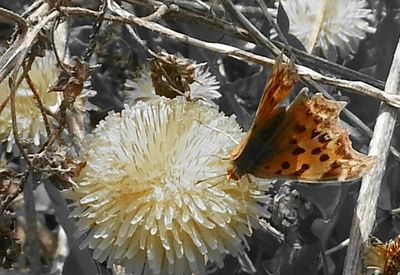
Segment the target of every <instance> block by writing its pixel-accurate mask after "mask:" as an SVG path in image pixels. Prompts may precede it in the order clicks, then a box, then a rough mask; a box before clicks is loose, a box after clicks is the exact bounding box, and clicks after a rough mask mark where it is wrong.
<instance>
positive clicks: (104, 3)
mask: <svg viewBox="0 0 400 275" xmlns="http://www.w3.org/2000/svg"><path fill="white" fill-rule="evenodd" d="M106 11H107V1H106V0H102V1H101V3H100V6H99V12H98V15H97V18H96V21H95V22H94V24H93V27H92V33H91V34H90V41H89V45H88V47H87V49H86V52H85V53H84V54H83V61H85V62H89V61H90V58H91V57H92V55H93V53H94V50H95V48H96V42H97V36H98V33H99V31H100V28H101V25H102V23H103V20H104V16H105V15H106Z"/></svg>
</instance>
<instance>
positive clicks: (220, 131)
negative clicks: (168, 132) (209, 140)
mask: <svg viewBox="0 0 400 275" xmlns="http://www.w3.org/2000/svg"><path fill="white" fill-rule="evenodd" d="M194 120H195V121H197V122H198V123H200V124H202V125H204V126H206V127H207V128H210V129H211V130H213V131H215V132H217V133H220V134H223V135H226V136H227V137H228V138H229V139H230V140H232V141H233V142H234V143H235V144H239V143H240V142H239V141H238V140H236V139H234V138H233V137H232V135H230V134H228V133H227V132H224V131H222V130H220V129H217V128H215V127H213V126H211V125H208V124H207V123H204V122H203V121H201V120H199V119H197V118H195V119H194Z"/></svg>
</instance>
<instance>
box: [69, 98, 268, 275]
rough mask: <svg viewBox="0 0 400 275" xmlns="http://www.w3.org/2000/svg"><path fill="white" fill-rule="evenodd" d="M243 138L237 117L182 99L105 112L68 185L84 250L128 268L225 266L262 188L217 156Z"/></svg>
mask: <svg viewBox="0 0 400 275" xmlns="http://www.w3.org/2000/svg"><path fill="white" fill-rule="evenodd" d="M199 121H201V122H199ZM214 128H216V129H220V130H222V131H224V132H225V133H223V132H221V131H217V130H215V129H214ZM241 137H242V132H241V131H240V127H239V126H238V124H237V123H236V122H235V120H234V118H233V117H225V116H224V115H223V114H221V113H218V111H217V110H216V109H215V108H211V107H209V106H207V105H206V104H204V103H202V102H188V101H186V100H184V99H183V98H178V99H166V98H158V99H154V100H151V101H148V102H138V103H137V104H136V105H135V106H133V107H129V106H126V108H125V109H124V110H123V111H122V112H121V113H120V114H119V113H113V112H112V113H110V114H109V115H108V117H107V118H106V119H105V120H104V121H102V122H100V124H99V125H98V126H97V128H96V129H95V131H94V133H93V134H92V135H90V136H89V137H88V138H87V141H86V143H85V146H84V148H85V149H84V157H85V160H86V161H87V166H86V167H85V168H84V169H83V170H82V173H81V175H80V176H79V177H78V178H76V179H75V181H76V186H75V187H74V188H72V189H69V190H67V191H65V196H66V197H67V198H69V199H72V200H73V201H74V203H73V206H75V209H74V210H73V212H72V213H71V216H72V217H75V218H77V220H78V221H77V226H78V231H79V232H78V235H84V236H85V237H86V238H85V240H84V242H83V243H82V247H86V246H88V247H89V248H91V249H93V256H94V258H95V259H97V260H98V261H99V262H103V261H107V266H108V267H109V268H111V267H112V266H113V265H114V264H116V265H120V266H123V267H124V268H125V271H126V273H134V274H141V272H143V273H144V274H191V273H192V272H194V273H197V274H202V273H204V271H205V266H206V263H207V262H213V263H216V264H217V265H218V266H220V267H221V266H223V259H224V256H225V255H226V254H231V255H233V256H237V255H238V254H240V253H242V252H243V251H244V247H245V245H244V242H245V236H250V235H251V233H252V232H251V228H250V227H258V219H259V217H260V216H262V215H263V212H264V210H263V209H262V207H261V206H260V203H263V202H265V201H266V200H267V198H266V196H265V195H264V191H265V190H266V189H267V188H268V185H267V184H265V183H261V182H258V181H255V180H251V179H249V178H247V177H243V179H242V180H241V181H240V182H237V181H228V180H227V178H226V169H227V164H228V161H227V160H225V159H224V158H221V156H224V155H227V154H228V153H229V151H230V150H231V149H232V148H233V147H234V146H235V143H234V142H233V141H232V138H235V139H240V138H241Z"/></svg>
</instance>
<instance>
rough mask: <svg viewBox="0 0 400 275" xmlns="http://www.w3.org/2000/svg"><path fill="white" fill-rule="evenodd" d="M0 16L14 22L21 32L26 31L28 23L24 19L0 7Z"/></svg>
mask: <svg viewBox="0 0 400 275" xmlns="http://www.w3.org/2000/svg"><path fill="white" fill-rule="evenodd" d="M0 16H2V17H4V18H7V19H10V20H13V21H15V23H17V25H18V27H19V28H20V29H21V31H23V32H24V31H26V29H27V27H28V23H27V22H26V20H25V18H23V17H22V16H21V15H19V14H17V13H15V12H13V11H10V10H8V9H5V8H2V7H0Z"/></svg>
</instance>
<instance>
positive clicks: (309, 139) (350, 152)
mask: <svg viewBox="0 0 400 275" xmlns="http://www.w3.org/2000/svg"><path fill="white" fill-rule="evenodd" d="M344 106H345V104H344V103H343V102H336V101H331V100H327V99H325V98H324V97H323V96H322V95H321V94H317V95H314V96H313V97H309V96H308V95H307V93H306V92H305V91H303V92H301V93H300V94H299V95H298V97H297V98H296V99H295V100H294V101H293V103H292V104H291V105H290V106H289V107H288V108H287V110H286V113H285V117H284V119H283V120H282V121H281V123H280V124H279V126H278V128H277V129H276V131H275V133H274V135H273V136H271V137H270V138H269V139H268V140H267V141H266V142H265V143H264V146H263V148H262V149H261V150H267V153H266V154H263V153H262V152H260V154H259V156H258V158H259V159H258V160H257V162H256V164H255V165H254V167H252V169H251V170H250V171H249V172H250V173H251V174H253V175H255V176H257V177H262V178H284V179H296V180H300V181H305V182H326V181H348V180H353V179H356V178H359V177H360V176H361V175H363V174H364V173H365V172H366V171H367V170H368V169H369V168H370V167H371V165H372V163H373V160H372V158H371V157H368V156H365V155H363V154H360V153H358V152H357V151H355V150H354V149H353V148H352V146H351V141H350V139H349V137H348V133H347V131H346V130H345V129H343V128H342V127H341V126H340V123H339V113H340V111H341V110H342V109H343V107H344ZM265 148H268V149H265Z"/></svg>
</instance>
